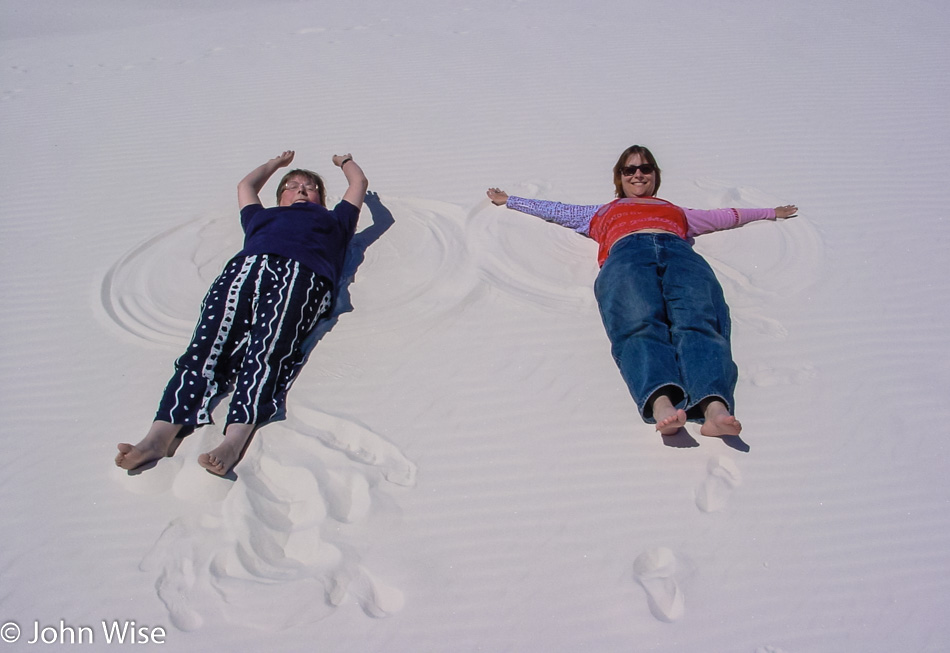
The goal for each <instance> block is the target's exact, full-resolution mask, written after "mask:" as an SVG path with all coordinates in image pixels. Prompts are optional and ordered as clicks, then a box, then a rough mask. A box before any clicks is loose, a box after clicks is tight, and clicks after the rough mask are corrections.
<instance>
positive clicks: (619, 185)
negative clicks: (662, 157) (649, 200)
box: [614, 145, 660, 197]
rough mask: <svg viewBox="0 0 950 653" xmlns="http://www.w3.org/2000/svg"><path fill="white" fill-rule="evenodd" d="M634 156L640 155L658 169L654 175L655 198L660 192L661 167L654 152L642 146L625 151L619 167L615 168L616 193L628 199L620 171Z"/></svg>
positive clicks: (619, 161)
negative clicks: (624, 191)
mask: <svg viewBox="0 0 950 653" xmlns="http://www.w3.org/2000/svg"><path fill="white" fill-rule="evenodd" d="M634 154H639V155H640V158H641V159H643V160H644V161H646V162H647V163H649V164H650V165H652V166H653V167H654V168H655V169H656V172H655V173H654V175H655V177H654V178H655V179H656V185H655V186H653V195H654V197H655V196H656V194H657V192H658V191H659V190H660V166H658V165H657V164H656V158H655V157H654V156H653V152H651V151H650V150H649V149H648V148H645V147H643V146H642V145H631V146H630V147H628V148H627V149H625V150H624V151H623V154H621V155H620V158H619V159H617V165H615V166H614V192H615V194H616V195H617V197H626V195H624V193H623V181H622V179H621V176H620V171H621V170H622V169H623V167H624V166H625V165H627V159H629V158H630V157H631V156H633V155H634Z"/></svg>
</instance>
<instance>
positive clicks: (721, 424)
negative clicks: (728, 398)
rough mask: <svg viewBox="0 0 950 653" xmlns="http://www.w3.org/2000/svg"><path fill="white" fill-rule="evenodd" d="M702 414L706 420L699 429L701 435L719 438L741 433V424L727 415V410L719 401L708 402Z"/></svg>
mask: <svg viewBox="0 0 950 653" xmlns="http://www.w3.org/2000/svg"><path fill="white" fill-rule="evenodd" d="M703 413H704V415H705V418H706V419H705V421H704V422H703V425H702V427H700V429H699V432H700V433H702V434H703V435H708V436H710V437H714V438H720V437H722V436H724V435H739V433H741V432H742V424H740V423H739V420H737V419H736V418H735V417H733V416H732V415H730V414H729V409H728V408H726V405H725V404H724V403H722V402H721V401H710V402H709V405H707V406H706V409H705V411H703Z"/></svg>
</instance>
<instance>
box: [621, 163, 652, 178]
mask: <svg viewBox="0 0 950 653" xmlns="http://www.w3.org/2000/svg"><path fill="white" fill-rule="evenodd" d="M637 170H639V171H640V172H642V173H643V174H645V175H652V174H653V173H654V172H656V166H655V165H653V164H652V163H644V164H641V165H638V166H624V167H622V168H621V169H620V174H622V175H623V176H624V177H632V176H634V175H635V174H637Z"/></svg>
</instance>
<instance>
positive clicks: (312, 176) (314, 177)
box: [277, 168, 327, 206]
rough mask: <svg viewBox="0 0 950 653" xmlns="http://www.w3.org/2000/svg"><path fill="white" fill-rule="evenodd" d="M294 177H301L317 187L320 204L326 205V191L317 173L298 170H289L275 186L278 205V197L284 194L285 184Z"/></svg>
mask: <svg viewBox="0 0 950 653" xmlns="http://www.w3.org/2000/svg"><path fill="white" fill-rule="evenodd" d="M294 177H303V178H304V179H307V180H308V181H310V182H312V183H314V184H315V185H316V186H317V193H318V194H319V195H320V204H322V205H323V206H326V205H327V189H326V186H324V185H323V179H322V178H321V177H320V175H318V174H317V173H315V172H313V171H312V170H303V169H301V168H298V169H297V170H291V171H290V172H288V173H287V174H286V175H284V177H283V179H281V180H280V184H278V185H277V203H278V204H280V195H281V193H283V192H284V189H285V188H286V187H287V182H288V181H290V180H291V179H292V178H294Z"/></svg>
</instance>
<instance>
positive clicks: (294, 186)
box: [281, 181, 317, 193]
mask: <svg viewBox="0 0 950 653" xmlns="http://www.w3.org/2000/svg"><path fill="white" fill-rule="evenodd" d="M301 188H303V189H304V190H305V191H309V192H311V193H315V192H317V186H316V184H300V183H297V182H295V181H292V182H290V183H289V184H284V190H300V189H301ZM281 192H283V191H281Z"/></svg>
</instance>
